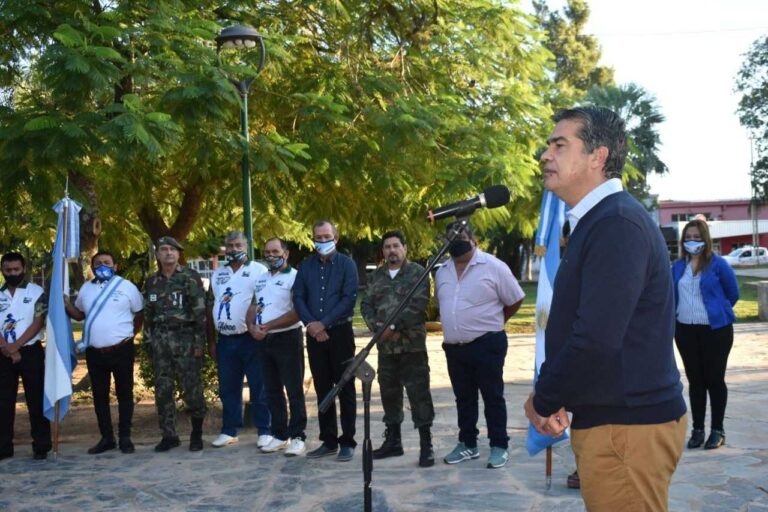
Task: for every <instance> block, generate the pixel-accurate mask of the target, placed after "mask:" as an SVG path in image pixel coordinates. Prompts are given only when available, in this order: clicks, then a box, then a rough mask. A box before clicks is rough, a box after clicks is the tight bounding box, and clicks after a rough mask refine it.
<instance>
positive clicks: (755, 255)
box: [723, 245, 768, 267]
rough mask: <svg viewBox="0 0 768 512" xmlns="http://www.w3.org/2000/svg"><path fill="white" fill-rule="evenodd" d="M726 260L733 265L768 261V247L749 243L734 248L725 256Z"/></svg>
mask: <svg viewBox="0 0 768 512" xmlns="http://www.w3.org/2000/svg"><path fill="white" fill-rule="evenodd" d="M723 259H725V261H726V262H728V264H729V265H730V266H732V267H739V266H748V265H759V264H763V263H768V249H766V248H765V247H758V248H757V250H755V248H754V247H752V246H750V245H747V246H744V247H739V248H738V249H734V250H733V251H731V253H730V254H728V255H727V256H723Z"/></svg>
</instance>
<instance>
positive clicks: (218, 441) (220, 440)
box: [211, 434, 238, 448]
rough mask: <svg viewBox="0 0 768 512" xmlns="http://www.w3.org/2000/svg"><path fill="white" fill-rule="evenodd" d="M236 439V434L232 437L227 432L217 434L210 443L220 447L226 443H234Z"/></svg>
mask: <svg viewBox="0 0 768 512" xmlns="http://www.w3.org/2000/svg"><path fill="white" fill-rule="evenodd" d="M237 441H238V439H237V436H235V437H232V436H228V435H227V434H219V437H217V438H216V439H214V440H213V442H212V443H211V444H212V445H213V446H215V447H216V448H221V447H222V446H227V445H228V444H235V443H236V442H237Z"/></svg>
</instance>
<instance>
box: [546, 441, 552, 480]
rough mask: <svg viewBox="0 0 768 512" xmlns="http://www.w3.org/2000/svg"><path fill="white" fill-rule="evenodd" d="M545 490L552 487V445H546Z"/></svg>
mask: <svg viewBox="0 0 768 512" xmlns="http://www.w3.org/2000/svg"><path fill="white" fill-rule="evenodd" d="M546 477H547V490H550V489H552V445H550V446H547V469H546Z"/></svg>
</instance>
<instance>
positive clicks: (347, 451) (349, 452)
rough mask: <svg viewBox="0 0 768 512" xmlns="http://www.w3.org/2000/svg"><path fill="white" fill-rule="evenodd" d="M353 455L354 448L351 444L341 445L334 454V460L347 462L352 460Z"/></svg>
mask: <svg viewBox="0 0 768 512" xmlns="http://www.w3.org/2000/svg"><path fill="white" fill-rule="evenodd" d="M354 455H355V449H354V448H352V447H351V446H342V447H341V448H339V454H338V455H337V456H336V460H337V461H339V462H347V461H349V460H352V457H353V456H354Z"/></svg>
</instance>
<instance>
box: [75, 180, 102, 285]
mask: <svg viewBox="0 0 768 512" xmlns="http://www.w3.org/2000/svg"><path fill="white" fill-rule="evenodd" d="M68 174H69V179H70V180H71V181H72V183H73V184H74V185H75V187H77V189H78V190H79V191H80V193H81V194H82V195H83V197H84V198H85V200H86V204H84V205H83V209H82V210H80V256H79V257H78V259H77V266H78V272H77V273H75V275H74V282H73V283H72V287H73V288H77V289H79V288H80V286H82V284H83V282H85V279H86V278H87V274H88V267H89V265H90V262H91V257H93V255H94V254H96V251H97V250H98V248H99V236H100V235H101V216H100V214H99V193H98V192H97V190H96V185H95V184H94V182H93V180H92V179H91V178H89V177H88V176H85V175H84V174H81V173H79V172H77V171H72V170H70V171H69V173H68Z"/></svg>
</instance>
